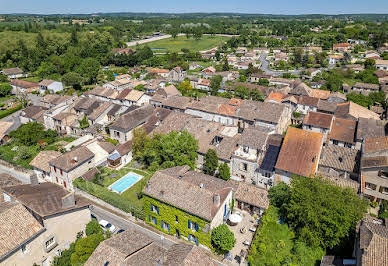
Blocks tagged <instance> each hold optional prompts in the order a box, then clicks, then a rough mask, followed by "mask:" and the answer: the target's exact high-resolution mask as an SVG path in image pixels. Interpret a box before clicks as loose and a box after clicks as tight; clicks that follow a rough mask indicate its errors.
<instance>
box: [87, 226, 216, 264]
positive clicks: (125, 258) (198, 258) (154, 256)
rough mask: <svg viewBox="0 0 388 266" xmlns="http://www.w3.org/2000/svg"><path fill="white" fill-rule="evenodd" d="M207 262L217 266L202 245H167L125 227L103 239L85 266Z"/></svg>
mask: <svg viewBox="0 0 388 266" xmlns="http://www.w3.org/2000/svg"><path fill="white" fill-rule="evenodd" d="M107 262H108V263H109V265H129V266H130V265H132V266H137V265H171V266H173V265H176V266H177V265H182V266H192V265H207V266H216V265H218V263H216V262H215V261H213V259H212V258H211V256H210V255H209V254H208V253H207V252H206V251H205V250H204V249H202V248H199V247H196V246H193V245H190V244H182V243H180V244H173V245H171V246H170V245H164V244H163V242H159V241H155V239H154V238H151V237H150V236H148V235H147V234H145V233H142V232H140V231H136V230H134V229H129V230H126V231H125V232H123V233H120V234H116V235H114V236H113V237H111V238H109V239H106V240H105V241H103V242H101V243H100V244H99V245H98V247H97V248H96V250H95V251H94V252H93V253H92V254H91V256H90V257H89V259H88V260H87V261H86V263H85V266H95V265H104V264H106V263H107Z"/></svg>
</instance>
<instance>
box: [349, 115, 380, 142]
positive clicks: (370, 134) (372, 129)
mask: <svg viewBox="0 0 388 266" xmlns="http://www.w3.org/2000/svg"><path fill="white" fill-rule="evenodd" d="M384 136H385V129H384V122H382V121H380V120H375V119H368V118H363V117H360V118H359V119H358V125H357V132H356V137H357V139H358V140H362V139H365V138H378V137H384Z"/></svg>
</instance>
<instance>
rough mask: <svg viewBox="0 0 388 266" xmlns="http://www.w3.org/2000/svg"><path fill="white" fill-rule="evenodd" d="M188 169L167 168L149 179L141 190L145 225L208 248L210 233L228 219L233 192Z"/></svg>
mask: <svg viewBox="0 0 388 266" xmlns="http://www.w3.org/2000/svg"><path fill="white" fill-rule="evenodd" d="M189 169H190V168H189V167H188V166H179V167H173V168H168V169H165V170H160V171H157V172H156V173H155V174H154V175H153V176H152V177H151V179H150V180H149V181H148V183H147V185H146V187H145V188H144V189H143V199H144V210H145V216H146V222H147V223H148V224H150V225H152V226H153V227H156V228H157V229H159V230H161V231H163V232H165V233H168V234H171V235H177V236H179V238H182V239H186V240H188V241H190V242H192V243H195V244H196V245H199V244H202V245H205V246H210V244H211V243H210V237H209V234H210V231H211V229H213V228H215V227H217V226H218V225H221V224H223V223H224V222H225V221H226V220H227V219H228V216H229V214H230V206H231V205H230V204H231V203H232V190H233V189H232V187H231V185H230V183H229V182H226V181H224V180H222V179H219V178H215V177H213V176H209V175H205V174H202V173H199V172H196V171H190V170H189ZM172 214H173V215H172Z"/></svg>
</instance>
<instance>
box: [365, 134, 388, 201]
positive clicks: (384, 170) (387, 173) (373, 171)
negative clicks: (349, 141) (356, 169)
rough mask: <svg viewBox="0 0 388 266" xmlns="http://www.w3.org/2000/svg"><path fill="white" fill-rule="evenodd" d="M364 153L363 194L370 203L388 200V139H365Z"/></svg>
mask: <svg viewBox="0 0 388 266" xmlns="http://www.w3.org/2000/svg"><path fill="white" fill-rule="evenodd" d="M362 152H363V153H362V157H361V192H362V194H363V195H364V197H366V198H368V199H369V200H370V201H377V202H381V200H388V178H387V177H388V137H385V136H384V137H377V138H367V139H365V141H364V145H363V150H362Z"/></svg>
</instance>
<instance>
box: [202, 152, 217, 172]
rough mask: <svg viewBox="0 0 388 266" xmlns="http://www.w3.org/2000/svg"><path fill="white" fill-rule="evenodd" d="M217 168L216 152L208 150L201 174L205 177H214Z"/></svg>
mask: <svg viewBox="0 0 388 266" xmlns="http://www.w3.org/2000/svg"><path fill="white" fill-rule="evenodd" d="M217 168H218V156H217V152H216V151H215V150H213V149H209V150H208V151H207V153H206V155H205V158H204V164H203V172H204V173H205V174H207V175H214V174H215V172H216V170H217Z"/></svg>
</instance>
